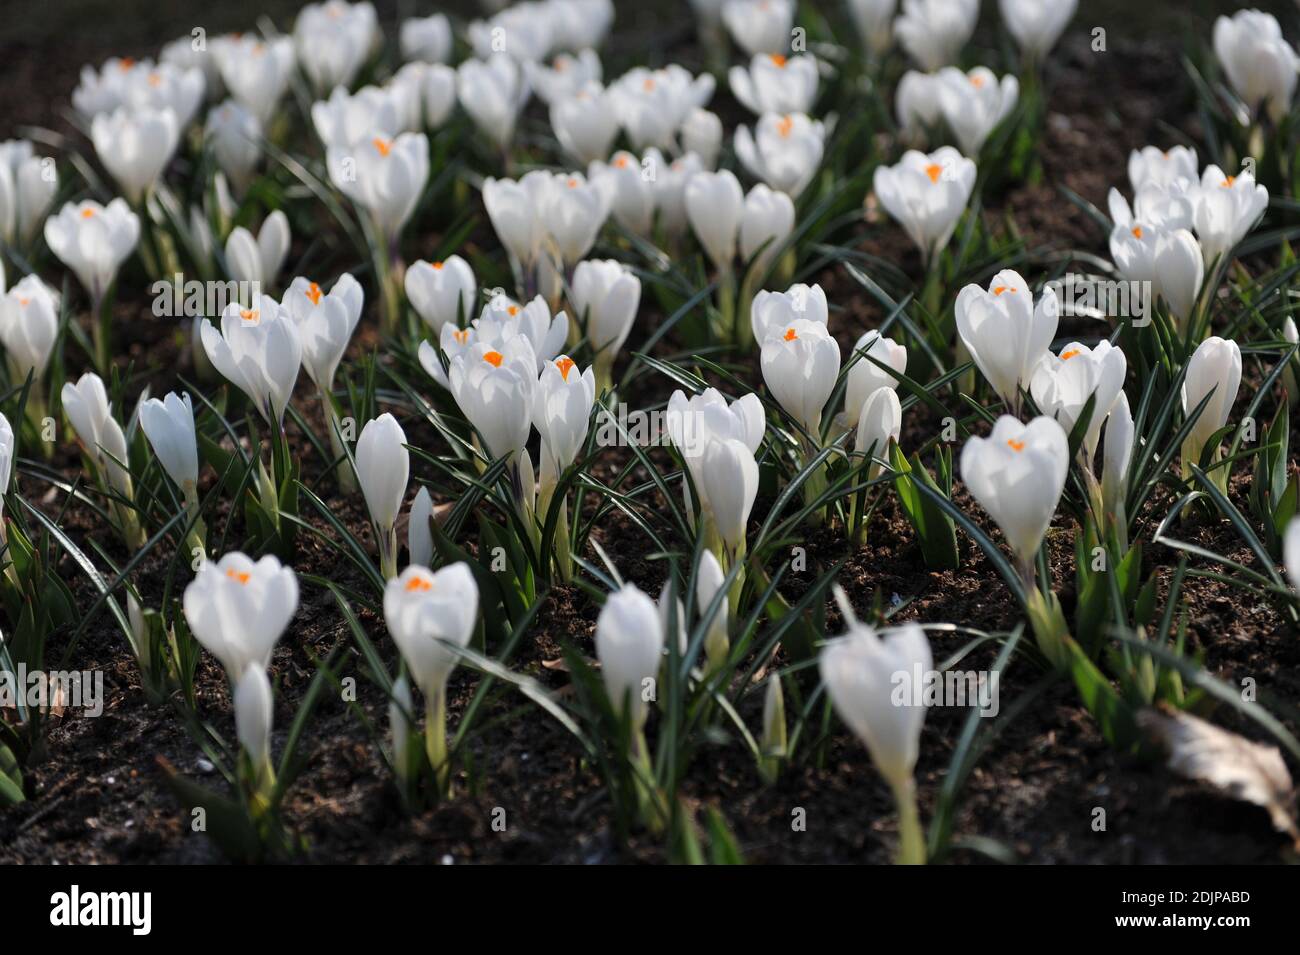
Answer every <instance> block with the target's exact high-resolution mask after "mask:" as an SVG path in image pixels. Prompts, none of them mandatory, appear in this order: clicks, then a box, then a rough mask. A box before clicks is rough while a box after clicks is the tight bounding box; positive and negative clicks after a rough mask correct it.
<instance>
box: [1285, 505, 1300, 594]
mask: <svg viewBox="0 0 1300 955" xmlns="http://www.w3.org/2000/svg"><path fill="white" fill-rule="evenodd" d="M1282 559H1283V561H1284V562H1285V564H1286V576H1287V580H1289V581H1291V586H1292V587H1294V588H1295V589H1296V590H1298V591H1300V518H1297V517H1293V518H1292V519H1291V523H1290V524H1288V525H1287V526H1286V533H1285V535H1284V536H1283V538H1282Z"/></svg>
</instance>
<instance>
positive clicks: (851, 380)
mask: <svg viewBox="0 0 1300 955" xmlns="http://www.w3.org/2000/svg"><path fill="white" fill-rule="evenodd" d="M853 353H854V355H855V356H858V357H857V360H856V361H855V362H854V363H853V365H852V366H851V367H850V368H849V372H848V376H847V379H846V381H845V385H844V426H845V427H846V428H855V427H857V424H858V415H859V413H860V412H861V411H862V406H863V404H864V403H865V402H866V400H867V399H868V398H869V397H871V396H872V395H873V394H874V393H875V392H876V390H877V389H878V388H891V389H893V388H897V387H898V382H899V378H898V375H892V374H890V372H889V369H893V370H894V371H896V372H898V373H899V374H902V373H903V372H905V371H907V348H906V347H905V346H903V345H900V344H898V342H896V341H894V340H893V339H892V338H886V337H885V336H884V335H881V334H880V333H879V332H875V331H872V332H866V333H865V334H864V335H863V336H862V337H861V338H859V339H858V342H857V344H856V345H854V346H853ZM872 359H875V361H872ZM876 362H880V365H884V366H885V367H884V368H882V367H881V366H880V365H878V364H876Z"/></svg>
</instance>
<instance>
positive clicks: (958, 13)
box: [894, 0, 980, 73]
mask: <svg viewBox="0 0 1300 955" xmlns="http://www.w3.org/2000/svg"><path fill="white" fill-rule="evenodd" d="M979 13H980V5H979V0H903V12H902V14H901V15H900V16H899V18H898V19H897V20H895V21H894V33H895V34H896V35H897V36H898V42H899V43H900V44H901V45H902V47H903V49H904V50H906V51H907V54H908V56H910V57H911V58H912V59H913V60H915V61H916V62H917V63H918V64H919V65H920V66H921V68H922V69H924V70H926V71H928V72H930V73H933V72H934V71H935V70H937V69H939V68H940V67H942V66H948V65H949V64H950V63H955V62H957V60H958V58H959V57H960V56H961V51H962V48H963V47H965V46H966V44H967V42H969V40H970V38H971V34H972V33H974V32H975V21H976V20H978V19H979Z"/></svg>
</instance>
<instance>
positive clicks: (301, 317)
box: [280, 272, 366, 392]
mask: <svg viewBox="0 0 1300 955" xmlns="http://www.w3.org/2000/svg"><path fill="white" fill-rule="evenodd" d="M365 297H366V293H365V291H364V290H363V289H362V288H361V283H360V282H358V281H357V280H356V279H354V278H353V277H352V275H351V274H350V273H348V272H344V273H343V274H342V275H340V276H339V278H338V281H336V282H335V283H334V285H333V287H332V288H330V290H329V292H328V293H326V292H323V291H322V290H321V287H320V286H319V285H317V284H316V283H315V282H313V281H311V280H310V279H306V278H303V277H302V276H299V277H297V278H295V279H294V280H293V282H291V283H290V285H289V288H288V290H287V291H286V292H285V293H284V298H283V299H282V300H281V302H280V309H281V311H282V313H283V314H285V315H287V316H288V317H289V318H290V319H292V321H293V323H294V326H295V327H296V328H297V330H298V338H299V340H300V341H301V343H302V367H303V370H304V371H306V372H307V376H308V377H309V378H310V379H311V380H312V383H313V384H314V385H316V387H317V388H319V389H320V390H321V391H322V392H328V391H330V390H331V389H332V388H333V387H334V373H335V371H336V370H337V369H338V366H339V362H340V361H342V360H343V353H344V352H345V351H346V350H347V347H348V342H349V341H351V339H352V333H353V332H354V331H355V330H356V327H357V322H359V321H360V320H361V310H362V308H363V307H364V305H365Z"/></svg>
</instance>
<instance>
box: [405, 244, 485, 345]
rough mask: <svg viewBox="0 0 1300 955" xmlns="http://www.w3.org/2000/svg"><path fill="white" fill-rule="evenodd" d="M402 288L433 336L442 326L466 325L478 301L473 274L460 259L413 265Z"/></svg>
mask: <svg viewBox="0 0 1300 955" xmlns="http://www.w3.org/2000/svg"><path fill="white" fill-rule="evenodd" d="M405 285H406V298H407V301H409V302H410V303H411V307H412V308H413V309H415V311H416V314H418V315H419V316H420V318H422V319H423V320H424V323H425V324H426V325H428V326H429V327H430V328H431V329H433V331H434V332H435V333H440V332H441V331H442V327H443V326H444V325H448V324H450V325H452V326H453V327H459V326H461V325H463V324H465V323H466V322H467V321H468V320H469V317H470V314H471V309H473V307H474V303H475V301H476V299H477V298H478V283H477V282H476V281H475V279H474V270H473V269H471V268H470V267H469V263H468V262H466V261H465V260H464V259H462V258H461V257H460V256H459V255H449V256H447V258H446V259H443V260H442V261H440V262H432V263H430V262H425V261H424V260H420V261H418V262H416V263H414V264H413V265H412V266H411V267H410V268H408V269H407V270H406V278H405Z"/></svg>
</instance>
